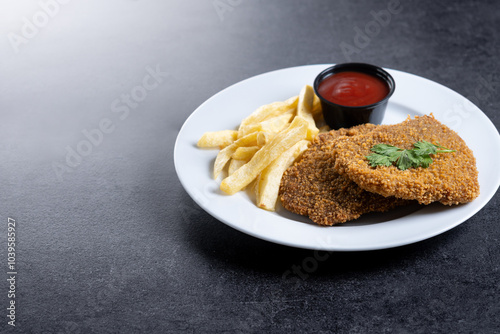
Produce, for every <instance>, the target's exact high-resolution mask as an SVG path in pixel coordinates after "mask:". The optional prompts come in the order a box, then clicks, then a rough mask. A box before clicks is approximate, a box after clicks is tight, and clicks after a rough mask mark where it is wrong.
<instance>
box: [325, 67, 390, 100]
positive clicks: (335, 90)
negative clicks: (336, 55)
mask: <svg viewBox="0 0 500 334" xmlns="http://www.w3.org/2000/svg"><path fill="white" fill-rule="evenodd" d="M318 93H319V94H320V95H321V96H322V97H323V98H324V99H326V100H328V101H330V102H333V103H335V104H340V105H342V106H348V107H360V106H367V105H370V104H374V103H377V102H378V101H380V100H383V99H384V98H385V97H386V96H387V94H389V87H388V86H387V84H386V83H385V82H384V81H382V80H381V79H379V78H377V77H375V76H372V75H369V74H365V73H361V72H353V71H345V72H339V73H335V74H333V75H330V76H329V77H326V78H325V79H323V81H321V83H320V84H319V87H318Z"/></svg>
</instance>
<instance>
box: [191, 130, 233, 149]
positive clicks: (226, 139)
mask: <svg viewBox="0 0 500 334" xmlns="http://www.w3.org/2000/svg"><path fill="white" fill-rule="evenodd" d="M237 138H238V131H236V130H222V131H215V132H205V133H204V134H203V135H202V136H201V138H200V140H198V143H197V145H198V147H203V148H215V147H219V148H223V147H226V146H228V145H231V144H232V143H233V142H234V141H235V140H236V139H237Z"/></svg>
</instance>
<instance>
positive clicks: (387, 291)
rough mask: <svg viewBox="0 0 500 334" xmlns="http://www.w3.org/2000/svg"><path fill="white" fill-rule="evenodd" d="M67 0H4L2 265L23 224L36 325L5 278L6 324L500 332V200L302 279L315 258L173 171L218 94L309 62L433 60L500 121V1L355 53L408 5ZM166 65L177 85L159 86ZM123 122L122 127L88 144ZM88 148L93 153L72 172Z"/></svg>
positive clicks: (0, 299)
mask: <svg viewBox="0 0 500 334" xmlns="http://www.w3.org/2000/svg"><path fill="white" fill-rule="evenodd" d="M55 1H56V0H41V1H39V2H35V1H34V2H30V3H29V4H28V3H27V2H26V3H25V2H20V1H19V2H17V1H3V2H2V3H1V4H0V36H1V38H0V52H1V58H0V59H1V60H0V75H1V76H0V111H1V115H2V121H1V122H0V158H1V162H0V179H1V186H0V189H1V191H0V221H3V222H4V223H2V224H0V226H3V227H2V228H0V256H1V257H0V263H4V264H2V265H0V268H5V269H4V272H5V273H4V274H1V273H0V277H2V276H3V277H4V278H7V274H6V272H7V269H6V262H7V250H6V248H7V247H6V243H7V240H6V239H7V219H8V217H11V218H14V219H16V222H17V248H16V256H17V270H18V275H17V291H16V292H17V295H16V303H17V304H16V305H17V306H18V308H17V313H16V316H17V318H16V320H17V321H16V328H12V327H11V326H8V325H7V320H8V319H7V318H6V316H5V315H6V313H7V312H6V310H5V309H6V307H7V306H8V302H9V300H8V298H7V290H8V285H7V282H6V280H5V279H0V281H2V282H3V283H2V285H1V287H2V288H1V289H0V291H2V292H0V309H3V310H4V311H3V312H4V313H5V315H4V314H2V313H0V319H3V320H0V332H2V333H10V332H25V333H29V332H31V333H118V332H121V333H136V332H137V333H139V332H159V333H177V332H188V333H223V332H227V333H247V332H255V333H264V332H315V333H327V332H335V333H369V332H373V333H451V332H461V333H472V332H473V333H500V329H499V328H500V320H499V319H500V318H499V317H498V314H500V301H499V300H500V296H499V293H500V286H499V281H500V280H499V278H500V277H499V276H500V273H499V259H500V242H499V239H500V229H499V228H498V220H499V219H498V216H499V214H500V212H499V209H498V207H499V196H498V195H496V196H495V197H494V198H493V199H492V200H491V202H490V203H489V204H488V205H486V206H485V207H484V208H483V209H482V210H481V211H480V212H479V213H478V214H476V215H475V216H473V217H472V218H471V219H469V220H468V221H466V222H465V223H464V224H462V225H460V226H459V227H457V228H455V229H453V230H451V231H449V232H447V233H445V234H443V235H440V236H437V237H435V238H432V239H430V240H427V241H423V242H420V243H417V244H413V245H409V246H405V247H400V248H397V249H390V250H383V251H376V252H363V253H333V254H331V255H330V256H329V257H328V259H327V260H325V261H322V262H320V263H319V266H318V269H317V270H316V271H315V272H313V273H311V274H308V277H307V278H306V279H303V280H302V279H298V280H295V281H293V284H292V282H291V281H289V280H288V281H287V280H283V279H282V275H283V273H284V272H286V271H287V270H290V269H291V268H292V267H293V266H301V265H302V263H303V261H304V260H307V258H309V257H311V256H314V255H315V254H314V253H313V252H312V251H308V250H301V249H294V248H289V247H285V246H280V245H275V244H271V243H268V242H265V241H261V240H259V239H255V238H253V237H250V236H247V235H245V234H242V233H240V232H237V231H235V230H233V229H231V228H229V227H227V226H226V225H224V224H222V223H220V222H218V221H217V220H215V219H214V218H212V217H211V216H209V215H208V214H206V213H205V212H204V211H202V210H201V209H200V208H199V207H198V206H197V205H196V204H195V203H194V202H193V201H192V200H191V198H190V197H189V196H188V195H187V193H186V192H185V191H184V190H183V189H182V187H181V184H180V183H179V181H178V179H177V176H176V174H175V171H174V164H173V147H174V142H175V139H176V136H177V133H178V131H179V129H180V127H181V126H182V124H183V122H184V121H185V120H186V118H187V117H188V116H189V115H190V114H191V112H192V111H193V110H194V109H196V107H197V106H199V105H200V104H201V103H202V102H203V101H205V100H206V99H207V98H209V97H210V96H212V95H213V94H215V93H216V92H218V91H220V90H222V89H224V88H226V87H227V86H229V85H231V84H234V83H236V82H238V81H240V80H243V79H246V78H248V77H251V76H254V75H257V74H261V73H264V72H267V71H270V70H275V69H280V68H284V67H290V66H297V65H305V64H316V63H338V62H345V61H347V60H353V61H363V62H369V63H374V64H377V65H380V66H384V67H388V68H393V69H397V70H402V71H406V72H410V73H414V74H416V75H419V76H423V77H426V78H428V79H431V80H434V81H437V82H439V83H441V84H443V85H445V86H448V87H450V88H451V89H453V90H455V91H457V92H458V93H460V94H462V95H464V96H465V97H467V98H470V99H472V100H473V101H474V102H475V103H476V104H477V105H478V106H479V107H480V108H481V109H482V110H483V111H484V113H485V114H486V115H487V116H488V117H489V118H490V119H491V120H492V122H493V123H494V124H495V126H496V127H497V128H498V127H499V125H500V117H499V116H498V112H497V110H498V105H499V104H500V97H499V95H498V94H496V93H494V91H498V88H499V87H498V86H499V76H498V70H499V63H498V59H499V56H500V43H499V37H500V35H499V31H500V5H499V4H498V2H495V1H472V0H470V1H441V2H437V1H418V2H417V1H413V2H407V1H402V2H401V5H400V6H401V8H402V10H401V12H400V13H398V14H395V15H392V16H391V19H390V22H389V24H388V25H387V26H385V27H382V28H381V29H380V32H378V33H376V34H375V35H374V36H373V37H372V38H370V41H369V42H368V43H366V45H364V46H363V47H362V48H359V50H357V53H354V54H353V55H352V56H351V57H346V54H345V53H343V52H342V49H341V44H342V43H347V44H350V45H354V42H355V38H356V31H357V29H364V28H366V26H367V24H369V22H371V21H373V20H374V18H373V16H372V14H371V11H375V12H379V11H381V10H386V9H387V8H388V6H389V5H388V4H389V3H391V1H367V0H365V1H352V2H347V1H344V2H342V3H340V2H333V1H326V0H322V1H320V0H314V1H307V2H306V1H299V0H294V1H285V0H279V1H250V0H231V1H230V0H197V1H181V0H172V1H160V0H135V1H132V0H128V1H125V0H109V1H106V2H105V3H104V2H100V1H97V0H91V1H71V2H67V3H63V1H62V0H60V1H61V3H59V2H55ZM43 8H45V11H46V12H48V13H50V14H51V15H50V16H49V15H48V14H43V12H42V11H43V10H44V9H43ZM44 15H45V16H44ZM34 22H35V23H37V24H38V25H39V27H36V26H35V27H34V28H33V26H32V27H31V29H30V27H29V26H30V25H32V24H34ZM344 45H345V44H344ZM348 58H349V59H348ZM151 70H158V71H159V72H161V74H160V75H159V76H158V77H157V85H156V86H157V87H155V88H152V89H151V90H149V91H144V90H142V91H141V89H140V86H141V85H143V80H144V78H146V76H147V75H148V73H149V72H148V71H151ZM147 83H149V84H154V82H153V81H148V82H147ZM137 87H139V88H137ZM481 87H482V88H481ZM485 87H487V88H488V90H484V88H485ZM477 89H482V92H483V93H484V92H486V91H487V92H490V94H483V95H482V98H480V99H478V98H476V96H475V92H476V90H477ZM141 92H142V93H144V92H146V93H147V96H145V95H143V96H141V98H140V100H141V101H138V102H137V103H133V102H134V101H132V102H129V103H130V104H129V106H127V107H125V106H126V104H125V102H122V99H126V98H127V94H128V95H130V94H131V93H135V94H136V95H135V96H139V95H137V94H139V93H141ZM127 109H128V111H129V112H128V113H126V112H127ZM120 117H121V118H120ZM103 122H104V123H106V122H108V124H107V125H106V124H104V129H107V130H108V133H104V134H103V136H102V137H101V138H99V137H95V138H96V139H95V143H96V144H95V145H92V146H90V147H88V146H85V144H82V142H84V141H85V140H86V137H85V135H84V132H85V131H92V130H93V129H96V128H98V127H99V126H100V125H102V123H103ZM110 124H111V125H110ZM94 133H95V132H94ZM480 135H481V134H480V131H478V136H480ZM78 148H80V151H81V152H85V153H86V154H87V155H86V156H83V157H81V159H79V160H78V159H77V158H74V157H73V158H70V159H69V161H70V164H71V163H73V164H72V165H74V167H68V164H67V162H66V158H67V155H68V152H69V151H70V150H77V149H78ZM492 154H498V152H492ZM71 159H73V160H71ZM75 159H76V160H78V161H75ZM76 162H77V163H78V165H76ZM61 166H66V167H65V168H63V167H61ZM61 168H63V169H61ZM2 245H3V246H2Z"/></svg>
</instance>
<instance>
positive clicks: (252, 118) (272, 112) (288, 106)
mask: <svg viewBox="0 0 500 334" xmlns="http://www.w3.org/2000/svg"><path fill="white" fill-rule="evenodd" d="M298 100H299V98H298V96H294V97H291V98H289V99H288V100H286V101H280V102H273V103H270V104H266V105H263V106H261V107H259V108H257V110H255V111H254V112H253V113H251V114H250V115H249V116H248V117H247V118H245V119H244V120H243V121H242V122H241V124H240V127H239V129H238V138H241V137H243V136H244V135H245V132H244V129H245V128H246V127H248V126H249V125H252V124H258V123H260V122H262V121H265V120H266V119H269V118H272V117H275V116H279V115H281V114H284V113H285V112H287V111H289V110H295V108H297V103H298Z"/></svg>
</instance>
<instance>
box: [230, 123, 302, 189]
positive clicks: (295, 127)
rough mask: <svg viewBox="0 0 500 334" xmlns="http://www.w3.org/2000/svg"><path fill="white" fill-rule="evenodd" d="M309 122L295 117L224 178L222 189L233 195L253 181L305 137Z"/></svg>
mask: <svg viewBox="0 0 500 334" xmlns="http://www.w3.org/2000/svg"><path fill="white" fill-rule="evenodd" d="M308 125H309V123H308V122H307V121H306V120H305V119H304V118H302V117H295V118H294V120H293V121H292V123H291V124H290V126H289V127H288V128H287V129H286V130H284V131H282V132H280V133H278V134H277V135H276V136H275V137H274V138H273V139H271V141H270V142H268V143H266V145H264V146H263V147H262V148H261V149H260V150H259V151H257V153H255V155H254V156H253V157H252V159H251V160H250V161H249V162H248V163H246V164H245V165H243V166H241V167H240V168H238V169H237V170H236V171H235V172H234V173H233V174H231V175H229V176H228V177H226V178H225V179H224V180H222V182H221V185H220V189H221V190H222V191H224V192H225V193H227V194H229V195H233V194H235V193H236V192H238V191H240V190H241V189H243V188H244V187H246V186H247V185H248V184H249V183H251V182H252V181H253V180H254V179H255V178H256V177H257V175H259V173H260V172H262V170H264V168H266V167H267V166H268V165H269V164H270V163H271V162H273V161H274V160H275V159H276V158H277V157H279V156H280V155H281V154H282V153H283V152H285V151H286V150H288V149H289V148H290V147H292V146H293V145H295V143H297V142H298V141H300V140H302V139H305V137H306V136H307V129H308Z"/></svg>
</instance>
